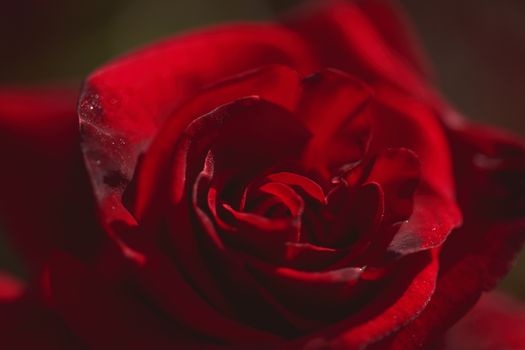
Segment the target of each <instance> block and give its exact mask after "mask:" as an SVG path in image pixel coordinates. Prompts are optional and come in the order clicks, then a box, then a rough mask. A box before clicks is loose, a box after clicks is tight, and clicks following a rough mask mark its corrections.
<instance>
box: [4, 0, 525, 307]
mask: <svg viewBox="0 0 525 350" xmlns="http://www.w3.org/2000/svg"><path fill="white" fill-rule="evenodd" d="M365 1H366V0H365ZM400 1H401V2H402V4H403V6H404V7H405V9H406V10H407V12H408V15H409V16H410V17H411V19H412V21H413V23H414V25H415V29H416V31H417V32H418V34H419V36H420V38H421V39H422V43H423V46H424V47H425V49H426V50H427V52H428V54H429V56H430V58H431V60H432V62H433V64H434V67H435V71H436V76H437V81H438V85H439V86H440V87H441V90H442V92H443V93H444V95H445V96H447V98H448V99H449V101H451V102H452V104H453V105H455V106H456V107H457V108H458V109H459V110H460V111H461V112H463V113H464V114H465V115H467V116H468V117H469V118H471V119H473V120H477V121H481V122H488V123H491V124H495V125H499V126H502V127H505V128H508V129H511V130H513V131H514V132H515V133H517V134H520V135H521V136H525V119H524V118H525V96H524V93H525V63H524V62H525V1H523V0H498V1H494V0H424V1H422V0H400ZM298 2H299V1H297V0H222V1H217V0H115V1H108V0H91V1H78V0H77V1H72V0H48V1H40V0H18V1H14V0H12V1H5V0H0V84H1V85H4V86H12V85H27V84H35V83H36V84H49V83H50V82H51V83H68V84H70V83H72V84H78V83H79V82H80V81H81V79H82V77H84V76H85V75H86V74H88V73H89V72H90V71H91V70H93V69H94V68H96V67H97V66H98V65H100V64H103V63H104V62H105V61H107V60H108V59H110V58H112V57H113V56H115V55H118V54H121V53H123V52H125V51H128V50H130V49H132V48H134V47H136V46H138V45H143V44H145V43H148V42H150V41H152V40H156V39H159V38H161V37H164V36H167V35H171V34H173V33H177V32H181V31H184V30H187V29H191V28H194V27H198V26H202V25H209V24H214V23H220V22H224V21H229V20H264V19H270V18H272V17H274V16H275V15H276V14H278V13H279V12H281V11H283V10H285V9H286V8H288V7H289V6H292V5H293V4H294V3H298ZM524 181H525V179H524ZM0 231H1V222H0ZM0 269H6V270H8V271H12V272H15V273H17V274H19V275H20V274H23V271H21V269H20V264H19V263H18V262H17V259H16V257H15V256H14V255H13V254H12V252H11V251H10V250H9V249H8V247H7V245H6V243H5V242H4V240H2V237H1V235H0ZM502 288H504V289H505V290H507V291H509V292H511V293H512V294H514V295H516V296H520V297H521V298H523V299H525V254H522V256H521V258H520V261H519V262H518V265H517V266H516V268H515V269H514V270H513V271H512V272H511V273H510V275H509V276H508V277H507V278H506V279H505V281H504V282H503V283H502Z"/></svg>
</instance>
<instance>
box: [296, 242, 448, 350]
mask: <svg viewBox="0 0 525 350" xmlns="http://www.w3.org/2000/svg"><path fill="white" fill-rule="evenodd" d="M435 253H436V252H432V251H425V252H420V253H418V254H413V255H411V256H408V257H406V258H405V259H406V260H404V261H403V262H402V265H399V266H398V267H399V269H398V273H397V274H394V275H392V276H391V277H390V279H389V283H387V284H386V285H384V286H383V288H382V289H381V293H379V294H378V295H377V297H374V296H373V295H371V296H370V297H372V300H371V301H369V302H367V303H366V304H364V306H363V308H362V309H361V310H360V311H359V312H358V313H356V314H355V315H351V316H349V317H348V318H347V319H344V320H342V321H340V322H338V323H336V324H335V325H333V326H332V327H328V328H325V329H323V330H322V331H319V332H314V333H313V334H311V335H308V336H306V337H305V338H303V339H299V340H298V341H296V342H295V343H292V344H294V346H295V348H297V349H301V348H308V346H310V347H312V348H315V347H318V348H323V347H324V348H326V349H341V350H342V349H363V348H367V346H368V345H370V344H373V343H375V342H376V341H377V340H378V339H381V338H383V337H385V336H387V335H389V334H391V333H392V332H395V331H396V330H398V329H400V328H401V327H403V326H404V325H405V324H406V323H407V322H410V321H412V320H413V319H414V318H415V317H417V315H418V314H419V313H421V311H423V310H424V309H425V307H426V305H427V303H428V302H429V300H430V298H431V296H432V293H433V291H434V287H435V282H436V277H437V273H438V267H439V264H438V261H437V256H436V254H435ZM431 254H432V258H430V256H431ZM292 344H290V345H292ZM290 348H292V349H293V348H294V347H293V346H290Z"/></svg>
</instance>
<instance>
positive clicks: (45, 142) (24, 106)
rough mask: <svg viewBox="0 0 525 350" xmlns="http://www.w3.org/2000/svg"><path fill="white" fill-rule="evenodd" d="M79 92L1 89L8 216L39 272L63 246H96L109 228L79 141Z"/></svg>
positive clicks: (2, 207)
mask: <svg viewBox="0 0 525 350" xmlns="http://www.w3.org/2000/svg"><path fill="white" fill-rule="evenodd" d="M76 97H77V94H76V92H74V90H73V89H60V88H28V89H12V90H9V89H1V90H0V158H1V159H2V171H1V172H0V215H1V221H2V224H5V229H6V234H7V235H8V239H9V241H10V243H12V245H13V247H14V248H15V250H16V251H17V253H19V254H20V255H21V257H22V258H23V262H24V263H25V264H26V267H27V268H28V270H29V271H28V272H30V273H31V274H33V273H38V272H39V271H40V269H41V268H42V264H43V262H44V261H45V260H46V259H47V258H48V257H49V254H50V253H51V252H52V251H53V250H55V249H58V248H60V249H63V250H67V251H70V252H74V253H75V254H77V255H78V256H86V255H90V254H92V252H93V250H94V249H95V246H96V244H97V242H98V238H99V237H100V236H101V234H100V230H99V229H97V228H96V226H95V224H96V218H95V214H94V206H93V205H92V204H93V200H92V194H91V192H90V188H89V181H88V179H87V176H86V174H85V172H84V167H83V162H82V158H81V153H80V149H79V147H78V141H79V139H78V124H77V118H76V116H75V114H76V113H75V106H76ZM72 201H74V203H75V206H72V205H71V202H72ZM28 217H30V219H28ZM71 232H76V234H74V235H72V234H71Z"/></svg>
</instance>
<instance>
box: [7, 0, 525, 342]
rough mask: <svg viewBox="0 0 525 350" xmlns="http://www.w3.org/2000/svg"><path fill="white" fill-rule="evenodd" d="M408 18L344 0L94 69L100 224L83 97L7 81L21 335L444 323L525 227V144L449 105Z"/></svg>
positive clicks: (166, 338)
mask: <svg viewBox="0 0 525 350" xmlns="http://www.w3.org/2000/svg"><path fill="white" fill-rule="evenodd" d="M407 33H408V32H407V30H406V28H405V26H404V25H403V22H402V21H400V19H399V17H398V14H397V12H396V10H395V9H394V8H393V7H391V6H389V5H388V4H387V3H385V2H383V1H372V0H370V1H366V2H355V3H354V2H342V1H339V2H331V3H329V4H327V5H323V6H322V7H317V8H312V9H308V10H303V11H302V12H297V13H296V14H294V15H293V16H290V17H289V18H288V19H286V20H284V21H283V22H282V23H280V24H243V25H240V24H239V25H231V26H225V27H220V28H213V29H208V30H205V31H201V32H197V33H193V34H188V35H186V36H183V37H177V38H174V39H170V40H167V41H165V42H162V43H159V44H155V45H153V46H150V47H147V48H145V49H142V50H141V51H138V52H135V53H132V54H129V55H128V56H125V57H123V58H120V59H118V60H116V61H114V62H113V63H110V64H108V65H106V66H104V67H102V68H100V69H99V70H97V71H96V72H94V73H93V74H92V75H91V76H89V77H88V79H87V80H86V83H85V86H84V88H83V90H82V93H81V96H80V101H79V104H78V115H79V118H80V144H81V146H82V151H83V154H84V158H85V161H86V165H87V170H88V173H89V175H90V178H91V183H92V186H93V190H94V194H95V196H94V197H95V201H96V207H97V209H98V213H99V218H100V222H101V225H100V226H96V220H95V218H94V217H93V215H92V213H91V210H90V208H91V203H92V202H91V199H90V197H89V195H88V194H87V193H86V190H87V189H88V188H89V187H88V185H87V183H86V181H85V178H84V177H82V176H80V175H81V172H80V171H79V169H81V167H79V166H78V163H76V162H75V161H76V160H77V156H78V155H79V152H75V150H76V148H75V146H78V143H77V138H76V134H75V133H74V131H73V130H72V125H71V123H72V120H73V119H72V116H73V112H71V111H70V110H68V106H73V104H68V103H69V102H65V101H67V100H62V99H61V98H56V95H55V94H47V95H38V96H34V95H33V94H30V93H8V92H6V93H4V94H2V99H0V112H1V113H0V116H1V119H0V121H1V123H2V124H0V126H1V128H0V130H1V132H2V133H5V135H6V138H2V139H1V140H2V141H1V142H2V147H1V149H2V152H6V153H5V155H4V156H3V157H2V158H3V159H6V160H7V161H9V162H14V164H12V165H11V166H10V167H8V168H10V169H15V170H13V172H12V173H11V172H10V171H9V170H8V171H7V172H6V173H5V174H2V175H0V176H2V178H1V179H0V180H1V181H0V183H1V184H2V185H1V186H2V187H1V190H2V204H4V202H5V203H6V205H5V210H6V211H7V214H8V215H9V218H10V220H9V221H8V222H7V225H8V228H10V231H11V232H13V233H14V234H15V235H14V236H13V239H12V241H13V245H14V246H15V247H18V248H19V249H20V250H21V252H22V254H23V255H24V256H25V257H26V258H29V259H30V261H32V264H31V265H30V266H31V267H32V271H34V276H35V277H34V280H35V281H39V282H34V283H32V284H31V285H32V286H33V287H29V288H28V289H26V290H25V291H24V292H19V290H18V289H16V288H15V289H14V291H13V289H12V288H11V289H10V290H11V292H9V290H8V293H4V294H6V295H8V296H9V297H7V298H5V300H6V301H5V302H3V303H0V308H5V309H6V310H7V311H8V312H7V313H6V314H8V315H11V317H12V318H15V319H18V320H17V322H15V323H7V322H4V321H3V320H2V317H0V325H4V324H5V328H3V329H7V330H9V332H8V333H7V336H8V339H7V344H13V346H16V347H18V348H20V346H22V345H21V344H23V346H26V347H27V348H32V347H34V346H36V345H34V344H33V343H31V341H32V340H29V339H22V338H23V337H22V336H20V334H22V333H23V332H22V331H21V330H20V329H32V328H34V327H36V326H35V320H38V323H45V325H46V329H45V330H42V329H41V331H40V332H36V333H35V334H36V337H35V344H39V345H38V346H39V347H40V348H42V347H46V346H47V347H48V348H53V349H56V348H60V347H62V348H76V347H83V346H88V347H89V348H95V349H106V348H113V349H114V348H124V349H149V348H153V349H173V348H197V349H202V348H221V349H222V348H249V349H251V348H254V347H255V348H268V349H275V348H278V349H281V348H282V349H303V348H308V349H364V348H368V349H416V348H420V347H428V346H430V344H435V343H436V341H438V340H440V339H443V338H442V337H443V334H444V333H445V332H446V330H447V329H449V328H450V327H451V326H452V325H453V324H454V323H455V322H456V321H457V320H458V319H459V318H460V317H462V316H463V315H464V314H465V313H466V312H467V311H468V310H469V309H470V308H471V307H472V306H473V305H474V304H475V302H476V301H477V299H478V298H479V297H480V295H481V293H482V292H483V291H485V290H488V289H491V288H492V287H493V286H494V285H495V283H496V282H497V280H498V279H499V278H500V277H501V276H502V275H504V274H505V272H506V271H507V270H508V268H509V264H510V262H511V261H512V258H513V257H514V255H515V254H516V253H517V251H518V250H519V247H520V245H521V243H522V242H523V239H524V232H525V215H524V213H525V210H524V205H523V203H525V201H524V199H525V182H524V180H523V179H524V178H525V146H524V144H523V143H521V141H519V140H516V139H514V138H513V137H511V136H509V135H506V134H504V133H501V132H498V131H495V130H492V129H488V128H485V127H481V126H474V125H471V124H469V123H467V122H466V121H464V120H463V119H462V118H461V117H459V116H458V115H457V114H456V113H455V112H454V111H453V110H452V109H451V108H450V107H449V106H448V105H447V104H446V103H445V102H444V101H442V100H441V98H440V96H439V94H437V93H436V92H435V91H434V90H433V89H432V87H431V86H430V85H429V83H428V81H427V79H426V78H425V77H426V74H427V73H426V69H425V65H424V64H422V63H421V62H422V60H421V58H420V56H421V55H420V54H419V53H418V51H417V48H416V47H415V46H414V45H412V44H411V43H412V42H413V41H412V40H411V38H410V37H409V35H408V34H407ZM13 99H14V100H13ZM62 106H64V107H62ZM42 111H44V112H46V115H41V114H39V113H43V112H42ZM44 116H45V117H46V118H45V119H44V118H43V117H44ZM35 135H36V136H38V137H36V136H35ZM4 140H6V141H4ZM13 149H14V150H16V152H19V153H17V157H16V158H14V157H13V155H12V152H13ZM37 157H38V158H37ZM33 159H37V160H36V162H32V161H30V160H33ZM17 162H19V163H18V164H17ZM79 173H80V174H79ZM58 175H60V176H61V177H60V178H59V177H57V176H58ZM13 183H15V184H20V185H19V186H13V185H12V184H13ZM25 183H27V185H28V186H27V187H25V186H24V184H25ZM4 194H5V195H4ZM11 203H14V205H12V206H11ZM28 217H29V218H32V219H31V220H30V219H27V218H28ZM35 220H38V221H35ZM101 229H103V231H104V232H101ZM36 243H38V244H36ZM40 272H41V273H40ZM37 276H40V277H37ZM9 285H10V286H11V287H12V286H13V284H12V283H10V284H9ZM37 286H40V288H38V287H37ZM0 291H1V289H0ZM1 295H2V293H0V296H1ZM32 312H33V315H34V313H37V315H38V316H35V317H36V318H35V317H34V316H31V313H32ZM48 328H49V329H48ZM41 344H44V345H41Z"/></svg>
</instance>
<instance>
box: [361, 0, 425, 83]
mask: <svg viewBox="0 0 525 350" xmlns="http://www.w3.org/2000/svg"><path fill="white" fill-rule="evenodd" d="M356 3H357V5H358V6H359V7H360V8H361V10H362V11H363V12H364V14H365V15H366V16H367V17H368V19H369V20H370V21H371V22H372V23H373V24H374V26H375V28H376V29H377V30H378V31H379V32H380V34H381V36H382V37H383V39H384V42H385V43H386V44H387V45H389V46H390V47H391V48H392V50H394V51H395V52H396V53H398V54H399V55H400V56H401V57H400V59H405V60H407V61H408V63H409V64H411V65H412V66H413V67H414V68H415V69H417V71H418V72H419V73H421V74H422V75H425V76H431V75H432V71H431V68H430V62H429V59H428V57H426V55H425V53H424V52H423V50H422V49H421V44H420V43H419V40H418V38H416V36H415V35H414V32H415V31H414V29H413V28H412V26H411V25H410V24H411V23H410V22H409V21H408V19H407V18H405V17H406V16H404V13H403V11H401V9H400V8H399V6H397V3H398V1H396V0H367V1H358V2H356Z"/></svg>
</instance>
